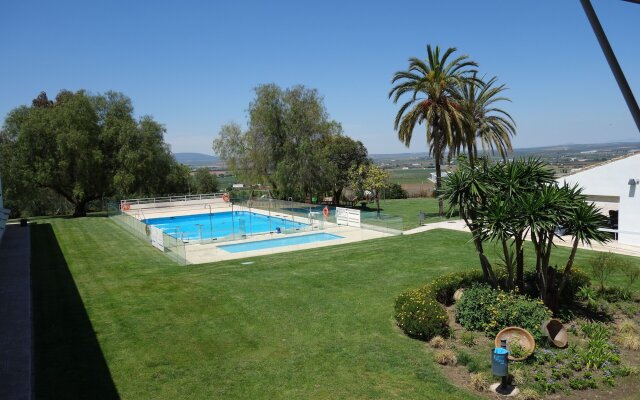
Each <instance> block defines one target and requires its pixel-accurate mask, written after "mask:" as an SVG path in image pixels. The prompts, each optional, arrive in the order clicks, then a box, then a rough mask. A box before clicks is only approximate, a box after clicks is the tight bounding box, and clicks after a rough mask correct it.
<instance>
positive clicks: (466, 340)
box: [460, 332, 476, 347]
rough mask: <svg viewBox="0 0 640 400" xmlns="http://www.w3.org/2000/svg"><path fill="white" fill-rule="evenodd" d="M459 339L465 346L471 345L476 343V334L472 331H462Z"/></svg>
mask: <svg viewBox="0 0 640 400" xmlns="http://www.w3.org/2000/svg"><path fill="white" fill-rule="evenodd" d="M460 341H461V342H462V344H464V345H465V346H467V347H473V346H475V345H476V335H474V334H473V332H462V334H461V335H460Z"/></svg>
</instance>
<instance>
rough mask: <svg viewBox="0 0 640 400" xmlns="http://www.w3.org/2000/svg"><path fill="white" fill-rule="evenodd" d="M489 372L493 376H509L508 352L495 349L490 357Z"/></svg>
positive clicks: (499, 348) (500, 348)
mask: <svg viewBox="0 0 640 400" xmlns="http://www.w3.org/2000/svg"><path fill="white" fill-rule="evenodd" d="M491 372H492V373H493V374H494V375H495V376H507V375H509V350H507V349H503V348H502V347H496V348H495V349H493V351H492V356H491Z"/></svg>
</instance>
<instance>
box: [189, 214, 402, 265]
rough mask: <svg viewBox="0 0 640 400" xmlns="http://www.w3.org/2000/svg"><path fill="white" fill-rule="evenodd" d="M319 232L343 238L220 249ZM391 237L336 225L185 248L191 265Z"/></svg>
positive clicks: (193, 245)
mask: <svg viewBox="0 0 640 400" xmlns="http://www.w3.org/2000/svg"><path fill="white" fill-rule="evenodd" d="M332 225H334V224H332ZM318 232H322V233H329V234H332V235H337V236H341V238H340V239H335V240H326V241H321V242H313V243H304V244H297V245H291V246H283V247H273V248H270V249H261V250H251V251H243V252H239V253H231V252H228V251H225V250H223V249H221V248H219V246H224V245H225V244H231V243H249V242H255V241H260V240H269V239H279V238H283V237H292V236H293V235H295V236H302V235H308V234H313V233H318ZM389 236H392V235H391V234H389V233H384V232H378V231H372V230H368V229H360V228H354V227H345V226H335V225H334V226H332V227H326V228H325V229H323V230H314V231H310V232H304V233H300V234H291V235H289V234H287V235H285V234H277V233H267V234H264V235H256V236H254V237H252V238H250V239H247V240H242V241H238V240H236V241H233V242H221V243H208V244H192V245H187V246H185V253H186V254H185V255H186V258H187V261H188V262H189V264H202V263H207V262H213V261H227V260H236V259H240V258H247V257H257V256H264V255H269V254H276V253H288V252H291V251H298V250H308V249H316V248H319V247H328V246H335V245H338V244H345V243H354V242H360V241H362V240H370V239H378V238H382V237H389Z"/></svg>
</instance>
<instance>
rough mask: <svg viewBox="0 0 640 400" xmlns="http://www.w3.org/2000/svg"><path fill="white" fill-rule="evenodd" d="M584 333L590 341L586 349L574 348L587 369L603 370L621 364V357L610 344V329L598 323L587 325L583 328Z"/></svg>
mask: <svg viewBox="0 0 640 400" xmlns="http://www.w3.org/2000/svg"><path fill="white" fill-rule="evenodd" d="M581 330H582V333H583V334H584V335H585V337H586V338H587V339H588V341H587V345H586V346H585V347H584V348H581V349H578V348H573V350H574V351H575V352H576V354H577V355H578V356H579V357H580V358H581V359H582V362H583V363H584V365H585V367H586V368H587V369H602V368H606V367H608V366H610V365H611V364H619V363H620V355H619V353H618V352H617V351H616V350H615V348H614V346H613V345H612V344H611V343H609V337H610V335H611V331H610V329H609V328H608V327H607V326H606V325H605V324H601V323H597V322H593V323H585V324H583V325H582V326H581Z"/></svg>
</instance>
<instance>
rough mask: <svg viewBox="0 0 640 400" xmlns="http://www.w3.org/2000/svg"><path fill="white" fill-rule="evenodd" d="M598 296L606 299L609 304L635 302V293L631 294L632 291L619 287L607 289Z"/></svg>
mask: <svg viewBox="0 0 640 400" xmlns="http://www.w3.org/2000/svg"><path fill="white" fill-rule="evenodd" d="M598 296H600V297H601V298H603V299H605V300H606V301H608V302H609V303H617V302H620V301H629V300H633V293H632V292H631V290H630V289H628V288H624V287H619V286H610V287H607V288H605V289H604V290H602V291H600V292H599V293H598Z"/></svg>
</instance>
